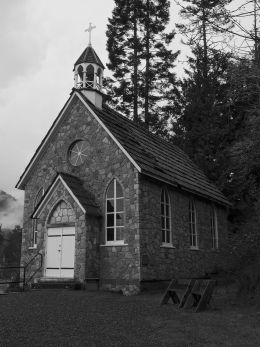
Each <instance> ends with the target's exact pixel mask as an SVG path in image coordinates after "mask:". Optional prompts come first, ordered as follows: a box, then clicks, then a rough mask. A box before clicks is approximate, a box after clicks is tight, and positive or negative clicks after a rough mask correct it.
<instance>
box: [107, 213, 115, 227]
mask: <svg viewBox="0 0 260 347" xmlns="http://www.w3.org/2000/svg"><path fill="white" fill-rule="evenodd" d="M113 226H114V214H113V213H112V214H107V227H113Z"/></svg>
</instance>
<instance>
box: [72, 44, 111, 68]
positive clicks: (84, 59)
mask: <svg viewBox="0 0 260 347" xmlns="http://www.w3.org/2000/svg"><path fill="white" fill-rule="evenodd" d="M81 63H94V64H97V65H99V66H101V67H102V69H104V68H105V67H104V65H103V64H102V61H101V60H100V59H99V57H98V55H97V53H96V52H95V50H94V48H92V46H88V47H87V48H86V49H85V50H84V51H83V53H82V54H81V55H80V57H79V58H78V60H77V61H76V63H75V64H74V68H75V66H76V65H78V64H81Z"/></svg>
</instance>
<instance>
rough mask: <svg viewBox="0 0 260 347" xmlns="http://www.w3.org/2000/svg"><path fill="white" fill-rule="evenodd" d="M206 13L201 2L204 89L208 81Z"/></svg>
mask: <svg viewBox="0 0 260 347" xmlns="http://www.w3.org/2000/svg"><path fill="white" fill-rule="evenodd" d="M206 20H207V18H206V11H205V3H204V0H203V1H202V36H203V79H204V84H205V87H206V84H207V79H208V43H207V31H206Z"/></svg>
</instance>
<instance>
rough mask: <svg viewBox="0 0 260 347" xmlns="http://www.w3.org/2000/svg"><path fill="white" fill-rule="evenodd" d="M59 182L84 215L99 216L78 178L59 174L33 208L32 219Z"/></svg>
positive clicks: (96, 207) (95, 206) (92, 200)
mask: <svg viewBox="0 0 260 347" xmlns="http://www.w3.org/2000/svg"><path fill="white" fill-rule="evenodd" d="M60 182H61V184H63V185H64V187H65V188H66V190H67V191H68V192H69V194H70V195H71V197H72V198H73V199H74V201H76V203H77V204H78V206H79V207H80V208H81V210H82V212H84V213H86V214H94V215H100V212H99V208H98V205H97V204H96V202H95V201H94V199H93V198H92V197H91V194H90V193H89V192H88V191H87V190H86V189H85V188H84V187H83V183H82V181H81V180H80V179H79V178H78V177H75V176H72V175H68V174H65V173H62V172H60V173H58V174H57V176H56V177H55V179H54V180H53V182H52V184H51V185H50V187H49V188H48V190H47V192H46V193H45V194H44V196H43V197H42V199H41V200H40V201H39V203H38V204H37V206H36V207H35V210H34V211H33V213H32V218H36V217H37V215H38V214H39V213H40V212H41V211H42V209H43V208H44V206H45V205H46V203H48V201H49V199H50V197H51V195H52V193H53V192H54V190H55V188H56V187H57V185H58V184H59V183H60Z"/></svg>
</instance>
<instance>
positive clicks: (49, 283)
mask: <svg viewBox="0 0 260 347" xmlns="http://www.w3.org/2000/svg"><path fill="white" fill-rule="evenodd" d="M32 289H82V283H81V282H79V281H78V280H75V279H73V278H48V277H42V278H39V280H38V281H37V282H35V283H33V284H32Z"/></svg>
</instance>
